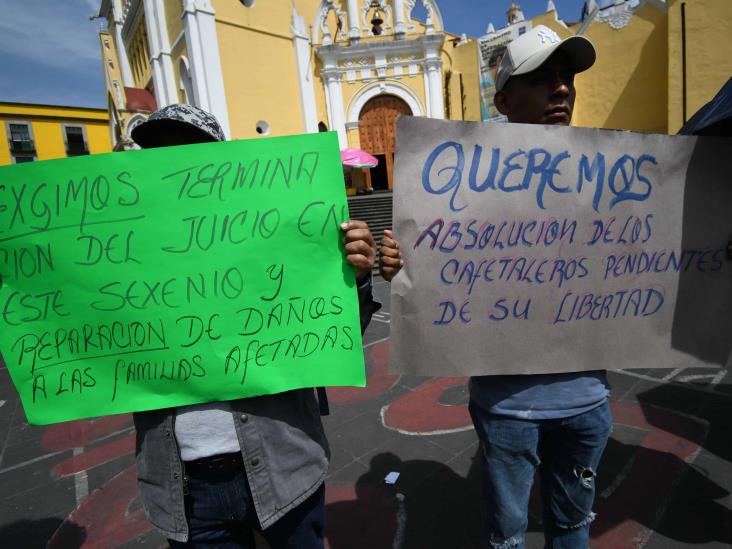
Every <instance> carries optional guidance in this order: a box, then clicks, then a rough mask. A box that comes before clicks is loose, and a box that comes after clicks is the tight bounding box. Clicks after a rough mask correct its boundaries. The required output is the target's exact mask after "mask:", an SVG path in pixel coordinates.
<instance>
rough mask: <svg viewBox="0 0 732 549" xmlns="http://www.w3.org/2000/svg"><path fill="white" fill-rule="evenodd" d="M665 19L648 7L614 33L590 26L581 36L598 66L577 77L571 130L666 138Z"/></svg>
mask: <svg viewBox="0 0 732 549" xmlns="http://www.w3.org/2000/svg"><path fill="white" fill-rule="evenodd" d="M666 28H667V27H666V15H665V14H664V13H663V11H662V10H659V9H658V8H656V7H655V6H653V5H651V4H646V5H645V6H643V7H642V8H641V9H640V10H638V11H637V12H636V13H635V14H634V15H633V18H632V19H631V20H630V22H629V23H628V25H627V26H625V27H623V28H621V29H619V30H616V29H613V28H612V27H611V26H610V25H608V24H606V23H598V22H596V23H593V24H592V25H590V28H589V29H588V31H587V33H586V34H585V36H587V38H589V39H590V40H591V41H592V42H593V44H595V48H596V50H597V61H596V62H595V65H594V66H593V67H592V68H590V69H589V70H588V71H586V72H584V73H581V74H579V75H577V78H576V80H575V86H576V88H577V103H576V107H575V115H574V118H573V121H572V123H573V125H575V126H588V127H597V128H615V129H625V130H635V131H650V132H658V133H665V132H666V130H667V120H666V105H667V97H666V93H667V91H666V90H667V87H666V82H667V57H666V51H667V43H666V35H667V32H666Z"/></svg>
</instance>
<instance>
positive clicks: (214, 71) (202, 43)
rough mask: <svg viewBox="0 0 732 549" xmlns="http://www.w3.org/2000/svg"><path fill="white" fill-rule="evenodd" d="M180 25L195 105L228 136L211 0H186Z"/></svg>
mask: <svg viewBox="0 0 732 549" xmlns="http://www.w3.org/2000/svg"><path fill="white" fill-rule="evenodd" d="M183 26H184V30H185V34H186V44H187V45H188V56H189V62H190V65H191V67H190V68H191V79H192V80H193V92H194V96H195V97H194V98H195V105H196V106H198V107H200V108H201V109H203V110H205V111H208V112H210V113H211V114H213V115H214V116H215V117H216V119H217V120H218V121H219V123H220V124H221V128H222V129H223V130H224V135H226V138H227V139H231V131H230V129H229V112H228V108H227V106H226V92H225V90H224V75H223V72H222V70H221V56H220V54H219V42H218V37H217V35H216V19H215V12H214V9H213V6H212V5H211V2H210V0H185V1H184V4H183Z"/></svg>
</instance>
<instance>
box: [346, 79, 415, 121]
mask: <svg viewBox="0 0 732 549" xmlns="http://www.w3.org/2000/svg"><path fill="white" fill-rule="evenodd" d="M384 94H388V95H395V96H397V97H398V98H399V99H402V100H403V101H404V102H405V103H406V104H407V105H409V108H410V109H412V115H413V116H424V113H425V111H424V107H423V106H422V105H421V103H420V101H419V98H418V96H417V93H416V92H415V91H414V90H413V89H411V88H409V87H408V86H406V85H404V84H402V83H401V82H396V81H386V82H378V83H373V84H366V85H365V86H363V87H362V88H361V89H360V90H359V91H358V92H356V94H355V95H354V96H353V97H352V98H351V101H350V102H349V104H348V118H347V119H346V125H350V124H355V125H356V126H355V127H358V120H359V116H360V115H361V110H362V109H363V107H364V105H366V103H368V101H369V100H370V99H373V98H374V97H376V96H378V95H384Z"/></svg>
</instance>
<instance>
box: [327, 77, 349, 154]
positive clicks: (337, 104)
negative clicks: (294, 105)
mask: <svg viewBox="0 0 732 549" xmlns="http://www.w3.org/2000/svg"><path fill="white" fill-rule="evenodd" d="M323 80H324V81H325V103H326V106H327V108H328V122H330V129H331V130H335V131H336V132H338V144H339V146H340V148H341V149H345V148H346V147H347V146H348V137H347V136H346V120H345V114H344V112H343V91H342V90H341V78H340V75H339V74H338V72H337V71H335V70H332V69H331V70H323Z"/></svg>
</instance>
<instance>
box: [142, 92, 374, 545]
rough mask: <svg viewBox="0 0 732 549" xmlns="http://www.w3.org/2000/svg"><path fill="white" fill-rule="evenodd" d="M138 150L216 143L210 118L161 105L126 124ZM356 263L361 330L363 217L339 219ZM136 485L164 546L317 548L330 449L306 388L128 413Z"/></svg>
mask: <svg viewBox="0 0 732 549" xmlns="http://www.w3.org/2000/svg"><path fill="white" fill-rule="evenodd" d="M132 138H133V139H134V141H135V142H136V143H137V144H138V145H140V146H141V147H143V148H155V147H167V146H175V145H185V144H193V143H205V142H214V141H224V140H225V136H224V133H223V131H222V129H221V126H220V125H219V123H218V121H217V120H216V119H215V118H214V117H213V116H212V115H211V114H209V113H207V112H205V111H202V110H201V109H198V108H196V107H192V106H190V105H170V106H168V107H165V108H163V109H160V110H159V111H157V112H154V113H153V114H152V115H150V117H149V118H148V120H147V121H146V122H144V123H142V124H141V125H139V126H137V127H135V128H134V129H133V131H132ZM341 229H342V231H343V233H344V239H345V253H346V260H347V261H348V262H349V263H350V264H351V265H353V266H354V267H355V269H356V275H357V286H358V298H359V307H360V317H361V329H362V331H363V330H364V329H365V328H366V326H367V325H368V322H369V320H370V318H371V315H372V314H373V313H374V312H375V311H376V310H378V309H379V307H380V306H379V304H378V303H375V302H374V300H373V297H372V292H371V269H372V268H373V266H374V258H375V255H376V250H375V244H374V239H373V237H372V235H371V232H370V231H369V228H368V225H367V224H366V223H364V222H361V221H355V220H350V221H347V222H345V223H343V224H342V225H341ZM134 422H135V428H136V431H137V446H136V460H137V473H138V485H139V490H140V495H141V498H142V501H143V505H144V508H145V512H146V514H147V517H148V519H149V520H150V522H151V524H152V525H153V526H155V528H157V529H158V530H159V531H160V532H161V533H162V534H163V535H165V536H166V537H167V538H168V540H169V541H170V544H171V547H213V546H215V547H226V548H253V547H254V546H255V545H254V538H253V531H254V530H257V531H260V532H261V533H262V535H263V536H264V538H265V539H266V540H267V541H268V543H269V545H270V546H271V547H272V549H278V548H285V547H290V548H292V547H297V548H298V549H310V548H313V549H316V548H322V547H323V528H324V522H325V504H324V493H325V489H324V485H323V480H324V478H325V475H326V472H327V467H328V458H329V449H328V442H327V440H326V437H325V432H324V430H323V425H322V423H321V420H320V411H319V408H318V402H317V400H316V398H315V394H314V391H313V389H299V390H294V391H288V392H285V393H279V394H274V395H267V396H260V397H253V398H246V399H239V400H235V401H229V402H213V403H208V404H201V405H193V406H184V407H179V408H167V409H162V410H153V411H148V412H137V413H135V414H134Z"/></svg>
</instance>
